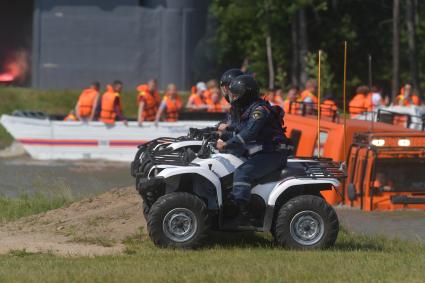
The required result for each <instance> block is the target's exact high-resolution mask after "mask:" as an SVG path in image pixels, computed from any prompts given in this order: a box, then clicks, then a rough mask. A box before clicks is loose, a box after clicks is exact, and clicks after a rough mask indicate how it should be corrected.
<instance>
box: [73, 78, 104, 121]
mask: <svg viewBox="0 0 425 283" xmlns="http://www.w3.org/2000/svg"><path fill="white" fill-rule="evenodd" d="M99 90H100V83H99V82H98V81H95V82H93V83H92V84H91V85H90V86H89V87H88V88H86V89H84V90H83V92H82V93H81V94H80V97H79V98H78V102H77V105H76V106H75V114H76V116H77V117H78V120H80V121H85V122H87V121H94V120H95V115H96V108H97V105H98V103H99V96H100V95H99Z"/></svg>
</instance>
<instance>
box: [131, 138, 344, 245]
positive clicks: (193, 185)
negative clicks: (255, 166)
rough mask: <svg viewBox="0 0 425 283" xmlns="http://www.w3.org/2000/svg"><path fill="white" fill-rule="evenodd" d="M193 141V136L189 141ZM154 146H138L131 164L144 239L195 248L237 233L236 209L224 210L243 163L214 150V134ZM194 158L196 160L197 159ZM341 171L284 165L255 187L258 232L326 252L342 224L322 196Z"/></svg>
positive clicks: (326, 164) (292, 162)
mask: <svg viewBox="0 0 425 283" xmlns="http://www.w3.org/2000/svg"><path fill="white" fill-rule="evenodd" d="M192 134H193V133H192ZM198 134H199V135H202V136H203V137H204V138H203V140H202V141H200V140H199V139H200V137H199V136H197V137H194V136H193V135H190V134H189V135H188V137H182V138H178V139H173V138H159V139H156V140H153V141H151V142H149V143H147V144H144V145H141V146H140V147H139V151H138V153H137V154H136V157H135V160H134V161H133V163H132V174H133V176H134V177H136V188H137V190H138V191H139V193H140V195H141V196H142V198H143V212H144V216H145V218H146V220H147V225H148V231H149V236H150V238H151V239H152V241H153V242H154V243H155V244H156V245H157V246H161V247H181V248H194V247H197V246H198V245H199V244H200V243H201V240H202V239H203V238H204V236H206V233H207V231H208V230H209V229H212V230H221V231H224V230H227V231H229V230H236V231H241V230H240V229H238V228H237V227H229V225H226V224H228V223H234V221H233V220H234V218H235V216H236V215H237V213H238V211H237V208H236V207H234V206H232V205H227V203H228V202H227V201H226V200H227V199H229V193H230V192H231V190H232V183H233V172H234V171H235V169H236V168H237V167H238V166H239V165H241V164H242V163H243V162H244V160H243V159H241V158H238V157H236V156H234V155H232V154H227V153H219V152H217V150H215V149H214V147H213V144H214V141H213V140H214V136H215V135H213V134H208V133H207V134H203V133H202V132H198ZM195 152H197V153H195ZM343 175H344V174H343V172H342V171H341V170H340V169H339V166H338V164H336V163H333V162H331V161H330V160H328V159H320V160H309V159H299V158H298V159H289V160H288V163H287V166H286V167H285V168H284V169H283V170H279V171H276V172H273V173H271V174H269V175H268V176H265V177H263V178H261V179H259V180H257V182H256V185H255V186H254V187H253V189H252V191H251V201H250V213H251V217H252V222H253V228H252V229H251V230H255V231H263V232H268V231H270V232H271V233H272V234H273V236H274V238H275V240H276V242H277V243H278V244H280V245H282V246H285V247H288V248H296V249H315V248H327V247H330V246H332V245H333V244H334V243H335V241H336V238H337V235H338V231H339V223H338V218H337V215H336V213H335V211H334V209H333V208H332V207H331V206H330V205H329V204H328V203H326V201H325V199H324V198H323V197H322V195H321V193H320V192H321V191H324V190H332V189H334V188H336V187H338V186H339V185H340V182H339V180H338V178H342V177H343Z"/></svg>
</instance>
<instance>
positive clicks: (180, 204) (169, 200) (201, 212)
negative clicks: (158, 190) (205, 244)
mask: <svg viewBox="0 0 425 283" xmlns="http://www.w3.org/2000/svg"><path fill="white" fill-rule="evenodd" d="M207 229H208V213H207V208H206V206H205V203H204V202H203V201H202V200H201V199H200V198H198V197H197V196H194V195H192V194H189V193H183V192H177V193H171V194H167V195H165V196H162V197H160V198H159V199H158V200H157V201H156V202H155V203H154V204H153V205H152V206H151V209H150V211H149V215H148V231H149V236H150V238H151V239H152V241H153V242H154V243H155V245H157V246H160V247H178V248H189V249H190V248H195V247H197V246H198V245H199V244H200V242H201V240H202V238H204V236H205V234H206V231H207Z"/></svg>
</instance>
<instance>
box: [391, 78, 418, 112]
mask: <svg viewBox="0 0 425 283" xmlns="http://www.w3.org/2000/svg"><path fill="white" fill-rule="evenodd" d="M394 105H401V106H411V105H415V106H419V105H421V100H420V98H419V96H417V95H416V93H415V92H414V91H413V86H412V84H411V83H409V82H408V83H406V84H405V85H404V87H402V88H401V89H400V94H399V95H397V97H396V98H395V101H394Z"/></svg>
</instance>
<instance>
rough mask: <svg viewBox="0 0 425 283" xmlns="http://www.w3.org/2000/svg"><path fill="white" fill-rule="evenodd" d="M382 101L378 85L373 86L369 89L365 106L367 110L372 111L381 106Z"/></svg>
mask: <svg viewBox="0 0 425 283" xmlns="http://www.w3.org/2000/svg"><path fill="white" fill-rule="evenodd" d="M383 104H384V101H383V99H382V95H381V89H380V88H379V87H378V86H373V87H372V89H371V91H370V92H369V93H368V94H367V97H366V101H365V107H366V109H367V111H368V112H373V111H374V110H375V109H377V108H378V107H380V106H382V105H383Z"/></svg>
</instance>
